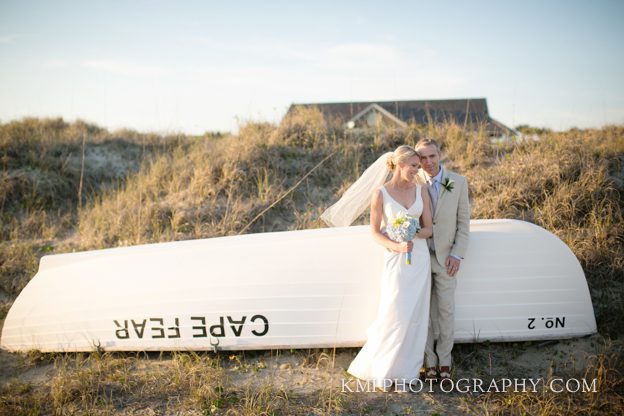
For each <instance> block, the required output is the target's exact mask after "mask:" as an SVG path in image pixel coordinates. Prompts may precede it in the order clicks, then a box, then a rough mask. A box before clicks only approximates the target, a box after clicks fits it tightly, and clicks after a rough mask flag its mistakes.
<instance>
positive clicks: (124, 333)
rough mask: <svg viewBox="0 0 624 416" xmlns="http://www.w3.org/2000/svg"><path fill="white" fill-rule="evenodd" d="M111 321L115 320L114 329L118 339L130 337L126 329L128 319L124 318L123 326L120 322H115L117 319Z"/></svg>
mask: <svg viewBox="0 0 624 416" xmlns="http://www.w3.org/2000/svg"><path fill="white" fill-rule="evenodd" d="M113 322H115V325H117V328H119V329H117V330H116V331H115V336H116V337H117V338H118V339H128V338H130V332H129V331H128V320H127V319H124V321H123V323H124V324H123V326H121V324H120V323H119V322H117V320H116V319H115V320H114V321H113Z"/></svg>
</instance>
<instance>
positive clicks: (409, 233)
mask: <svg viewBox="0 0 624 416" xmlns="http://www.w3.org/2000/svg"><path fill="white" fill-rule="evenodd" d="M418 231H420V223H419V222H418V218H416V217H413V216H411V215H409V214H406V213H405V212H400V213H399V214H398V215H397V216H396V217H395V218H394V219H392V220H390V221H389V223H388V225H387V226H386V232H387V233H388V237H389V238H390V239H391V240H392V241H396V242H407V241H410V240H412V239H413V238H414V237H415V236H416V233H417V232H418ZM405 264H412V252H411V251H410V252H408V253H407V258H406V259H405Z"/></svg>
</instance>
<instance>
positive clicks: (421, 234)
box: [416, 186, 433, 238]
mask: <svg viewBox="0 0 624 416" xmlns="http://www.w3.org/2000/svg"><path fill="white" fill-rule="evenodd" d="M420 194H421V195H422V199H423V205H424V206H423V212H422V214H421V215H420V227H421V228H420V231H418V233H417V234H416V237H418V238H429V237H431V236H432V235H433V220H432V219H431V217H432V215H431V204H430V203H429V199H430V197H429V192H427V189H426V188H425V187H424V186H423V188H422V189H421V192H420Z"/></svg>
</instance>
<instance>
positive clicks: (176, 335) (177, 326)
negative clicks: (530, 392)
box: [167, 318, 180, 338]
mask: <svg viewBox="0 0 624 416" xmlns="http://www.w3.org/2000/svg"><path fill="white" fill-rule="evenodd" d="M174 322H175V325H174V326H170V327H169V328H167V329H168V330H169V331H171V330H173V334H171V333H169V335H168V336H167V338H180V319H179V318H175V320H174Z"/></svg>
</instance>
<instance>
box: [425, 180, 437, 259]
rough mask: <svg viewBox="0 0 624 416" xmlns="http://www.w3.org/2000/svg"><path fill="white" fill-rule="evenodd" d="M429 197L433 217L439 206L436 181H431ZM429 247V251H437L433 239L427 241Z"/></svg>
mask: <svg viewBox="0 0 624 416" xmlns="http://www.w3.org/2000/svg"><path fill="white" fill-rule="evenodd" d="M429 196H430V197H431V209H432V211H431V216H432V217H433V214H434V213H435V210H436V205H437V204H438V189H437V188H436V183H435V180H434V179H430V180H429ZM427 245H428V246H429V250H431V251H435V244H434V243H433V238H428V239H427Z"/></svg>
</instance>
